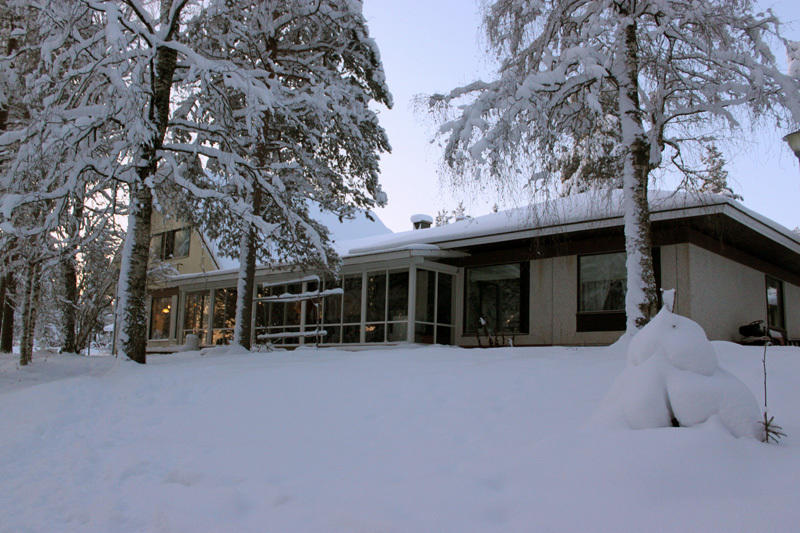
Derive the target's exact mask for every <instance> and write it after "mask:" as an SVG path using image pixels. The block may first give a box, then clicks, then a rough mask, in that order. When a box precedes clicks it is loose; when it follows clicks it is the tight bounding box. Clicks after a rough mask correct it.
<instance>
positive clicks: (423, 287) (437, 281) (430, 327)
mask: <svg viewBox="0 0 800 533" xmlns="http://www.w3.org/2000/svg"><path fill="white" fill-rule="evenodd" d="M414 342H419V343H425V344H433V343H436V344H453V276H452V275H450V274H445V273H444V272H433V271H431V270H421V269H420V270H417V287H416V307H415V309H414Z"/></svg>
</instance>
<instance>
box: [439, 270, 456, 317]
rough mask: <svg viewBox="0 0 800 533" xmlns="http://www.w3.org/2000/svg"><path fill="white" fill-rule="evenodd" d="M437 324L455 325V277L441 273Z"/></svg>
mask: <svg viewBox="0 0 800 533" xmlns="http://www.w3.org/2000/svg"><path fill="white" fill-rule="evenodd" d="M436 322H437V323H438V324H452V323H453V276H451V275H449V274H443V273H441V272H440V273H439V289H438V296H437V300H436Z"/></svg>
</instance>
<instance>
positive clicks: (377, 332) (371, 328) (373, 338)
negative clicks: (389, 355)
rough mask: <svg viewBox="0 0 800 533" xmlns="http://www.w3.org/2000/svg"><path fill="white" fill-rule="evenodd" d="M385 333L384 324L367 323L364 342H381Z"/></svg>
mask: <svg viewBox="0 0 800 533" xmlns="http://www.w3.org/2000/svg"><path fill="white" fill-rule="evenodd" d="M385 333H386V325H385V324H367V325H366V326H365V332H364V334H365V340H366V342H383V341H384V339H385V336H384V335H385Z"/></svg>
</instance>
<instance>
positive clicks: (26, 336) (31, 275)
mask: <svg viewBox="0 0 800 533" xmlns="http://www.w3.org/2000/svg"><path fill="white" fill-rule="evenodd" d="M38 271H39V268H38V266H37V265H28V267H27V268H26V269H25V290H24V292H23V296H22V298H23V300H22V338H21V340H20V343H19V364H20V365H23V366H24V365H27V364H28V363H30V362H31V360H32V359H33V338H34V331H35V329H36V306H37V305H38V303H39V280H38Z"/></svg>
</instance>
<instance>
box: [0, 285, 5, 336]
mask: <svg viewBox="0 0 800 533" xmlns="http://www.w3.org/2000/svg"><path fill="white" fill-rule="evenodd" d="M5 301H6V275H5V274H0V331H2V329H3V306H4V305H5Z"/></svg>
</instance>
